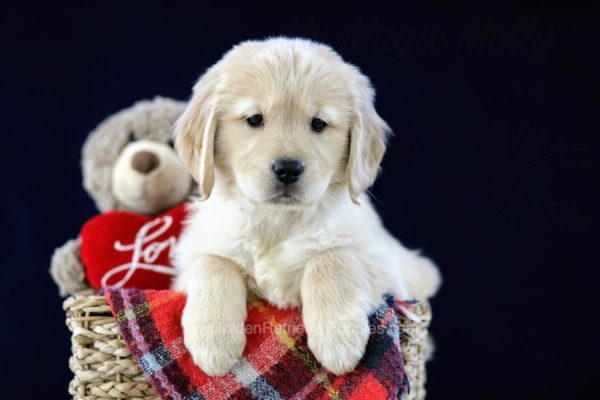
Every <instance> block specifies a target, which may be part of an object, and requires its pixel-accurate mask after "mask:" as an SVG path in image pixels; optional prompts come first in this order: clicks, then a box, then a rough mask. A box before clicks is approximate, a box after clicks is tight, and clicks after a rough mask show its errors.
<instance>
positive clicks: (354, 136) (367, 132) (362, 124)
mask: <svg viewBox="0 0 600 400" xmlns="http://www.w3.org/2000/svg"><path fill="white" fill-rule="evenodd" d="M356 73H357V74H358V75H359V76H358V79H357V81H356V84H355V112H354V117H353V119H352V127H351V128H350V151H349V156H348V165H347V168H346V175H347V179H348V189H349V192H350V198H351V199H352V201H353V202H354V203H356V204H358V196H359V195H360V194H361V193H362V192H363V191H365V190H366V189H367V188H369V186H371V185H372V184H373V182H375V178H376V177H377V172H378V171H379V164H380V163H381V159H382V158H383V154H384V153H385V147H386V144H387V137H388V136H389V134H391V130H390V127H389V126H388V124H387V123H386V122H385V121H384V120H383V119H381V117H380V116H379V115H378V114H377V111H375V105H374V100H375V92H374V90H373V88H372V87H371V83H370V81H369V79H368V78H367V77H366V76H364V75H362V74H361V73H360V72H358V71H356Z"/></svg>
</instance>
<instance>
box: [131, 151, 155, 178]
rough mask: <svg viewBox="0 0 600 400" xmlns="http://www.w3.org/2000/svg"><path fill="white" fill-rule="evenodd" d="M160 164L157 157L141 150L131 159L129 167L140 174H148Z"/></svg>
mask: <svg viewBox="0 0 600 400" xmlns="http://www.w3.org/2000/svg"><path fill="white" fill-rule="evenodd" d="M159 164H160V159H159V158H158V156H157V155H156V154H154V153H152V152H150V151H146V150H141V151H138V152H137V153H135V154H134V155H133V157H132V158H131V166H132V167H133V169H134V170H136V171H138V172H139V173H141V174H149V173H150V172H152V171H154V170H155V169H156V168H157V167H158V165H159Z"/></svg>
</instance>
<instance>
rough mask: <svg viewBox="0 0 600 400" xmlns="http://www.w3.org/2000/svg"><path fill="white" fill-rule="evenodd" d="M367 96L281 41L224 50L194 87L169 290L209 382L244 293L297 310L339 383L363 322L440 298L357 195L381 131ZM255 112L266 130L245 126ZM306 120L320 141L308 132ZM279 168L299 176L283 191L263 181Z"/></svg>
mask: <svg viewBox="0 0 600 400" xmlns="http://www.w3.org/2000/svg"><path fill="white" fill-rule="evenodd" d="M373 97H374V92H373V89H372V88H371V86H370V83H369V80H368V78H366V77H365V76H364V75H362V74H361V73H360V72H359V70H358V69H357V68H356V67H354V66H352V65H349V64H347V63H345V62H344V61H343V60H342V59H341V58H340V57H339V56H338V55H337V54H336V53H335V52H334V51H333V50H331V49H330V48H329V47H327V46H324V45H321V44H317V43H314V42H311V41H307V40H301V39H286V38H276V39H269V40H266V41H251V42H244V43H242V44H240V45H239V46H236V47H234V48H233V49H232V50H231V51H230V52H228V53H227V54H226V55H225V56H224V57H223V59H221V61H219V62H218V63H217V64H215V65H214V66H213V67H212V68H210V69H209V70H208V71H207V72H206V73H205V74H204V75H203V76H202V77H201V78H200V80H199V81H198V83H197V84H196V86H195V87H194V94H193V97H192V99H191V101H190V103H189V105H188V107H187V109H186V111H185V112H184V113H183V115H182V116H181V118H180V119H179V120H178V122H177V124H176V128H175V135H176V149H177V151H178V152H179V154H180V155H181V157H182V159H183V160H184V162H185V163H186V164H187V165H188V167H189V168H190V170H191V172H192V174H193V175H194V177H195V178H196V179H197V180H198V182H199V186H200V188H201V200H198V201H196V202H195V203H193V205H192V211H191V216H190V217H189V219H188V221H187V225H186V228H185V229H184V232H183V234H182V236H181V239H180V242H179V246H178V248H177V257H176V267H177V269H178V271H179V275H178V277H177V279H176V281H175V285H174V288H175V289H177V290H183V291H186V292H187V293H188V302H187V304H186V307H185V310H184V314H183V322H182V323H183V328H184V341H185V344H186V346H187V348H188V349H189V350H190V352H191V354H192V356H193V359H194V361H195V362H196V363H197V364H198V365H199V366H200V367H201V368H202V369H203V370H204V371H205V372H206V373H208V374H210V375H223V374H225V373H227V372H228V371H229V370H230V369H231V367H232V366H233V365H234V364H235V363H236V362H237V360H238V359H239V357H240V356H241V354H242V351H243V349H244V345H245V336H244V329H243V327H244V319H245V317H246V301H247V297H248V296H249V295H251V294H256V295H258V296H260V297H262V298H264V299H266V300H268V301H270V302H272V303H273V304H275V305H277V306H280V307H290V306H301V307H302V313H303V319H304V324H305V327H306V330H307V334H308V344H309V347H310V349H311V350H312V351H313V353H314V354H315V356H316V358H317V359H318V360H319V361H320V362H321V363H322V364H323V366H324V367H326V368H327V369H329V370H330V371H332V372H334V373H336V374H342V373H345V372H348V371H351V370H352V369H353V368H354V367H355V366H356V364H357V363H358V361H359V360H360V358H361V357H362V355H363V353H364V349H365V345H366V342H367V339H368V335H369V330H368V325H367V315H368V314H369V313H370V312H371V311H373V309H374V308H375V307H376V305H377V303H378V302H379V301H380V299H381V296H382V295H383V294H384V293H386V292H392V293H393V294H395V295H396V296H397V297H399V298H402V299H409V298H417V299H425V298H428V297H430V296H432V295H433V294H434V293H435V291H436V290H437V288H438V285H439V282H440V276H439V273H438V271H437V269H436V267H435V266H434V265H433V264H432V263H431V262H430V261H429V260H428V259H426V258H424V257H422V256H420V255H419V254H418V253H417V252H414V251H410V250H408V249H406V248H405V247H403V246H402V245H401V244H400V243H399V242H398V241H397V240H396V239H394V238H393V237H392V236H391V235H390V234H389V233H388V232H387V231H386V230H385V228H384V227H383V225H382V223H381V220H380V218H379V217H378V215H377V214H376V212H375V210H374V208H373V207H372V206H371V204H370V202H369V199H368V197H367V196H366V195H365V190H366V189H367V188H368V187H369V186H370V185H371V184H372V183H373V181H374V180H375V178H376V175H377V170H378V168H379V164H380V161H381V159H382V157H383V153H384V151H385V142H386V136H387V134H388V133H389V128H388V126H387V125H386V123H385V122H384V121H383V120H382V119H381V118H380V117H379V115H378V114H377V112H376V111H375V108H374V105H373ZM254 114H261V115H263V118H264V126H262V127H259V128H255V127H251V126H249V125H248V123H247V122H246V118H248V117H250V116H251V115H254ZM314 117H318V118H320V119H322V120H324V121H325V122H326V123H327V124H328V126H327V128H326V129H325V130H324V131H322V132H320V133H315V132H312V131H311V129H310V121H311V119H312V118H314ZM282 157H292V158H296V159H299V160H301V161H302V163H303V165H304V167H305V170H304V173H303V174H302V175H301V177H300V180H299V181H298V182H297V183H295V184H294V185H291V186H289V187H287V188H285V189H284V188H283V187H282V185H281V184H279V183H278V182H277V180H276V179H275V176H274V174H273V172H272V170H271V166H272V164H273V162H274V161H275V160H276V159H278V158H282ZM284 190H285V194H287V196H285V197H282V194H284Z"/></svg>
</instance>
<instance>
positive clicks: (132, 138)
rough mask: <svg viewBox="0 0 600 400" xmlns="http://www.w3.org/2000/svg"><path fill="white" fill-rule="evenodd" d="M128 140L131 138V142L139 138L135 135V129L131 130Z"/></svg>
mask: <svg viewBox="0 0 600 400" xmlns="http://www.w3.org/2000/svg"><path fill="white" fill-rule="evenodd" d="M127 140H129V141H130V142H135V141H136V140H137V138H136V137H135V132H134V131H131V132H129V136H128V137H127Z"/></svg>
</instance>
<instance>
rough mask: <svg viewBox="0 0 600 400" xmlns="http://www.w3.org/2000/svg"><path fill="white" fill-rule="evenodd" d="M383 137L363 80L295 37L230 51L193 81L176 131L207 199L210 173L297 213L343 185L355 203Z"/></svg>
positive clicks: (380, 152) (331, 56) (257, 199)
mask: <svg viewBox="0 0 600 400" xmlns="http://www.w3.org/2000/svg"><path fill="white" fill-rule="evenodd" d="M387 132H388V127H387V125H386V124H385V122H384V121H383V120H382V119H381V118H380V117H379V116H378V115H377V113H376V112H375V109H374V107H373V90H372V89H371V87H370V84H369V81H368V79H367V78H366V77H365V76H363V75H362V74H360V72H359V71H358V70H357V69H356V68H355V67H353V66H351V65H349V64H346V63H344V62H343V61H342V59H341V58H340V57H339V56H338V55H337V54H336V53H335V52H333V51H332V50H331V49H330V48H329V47H326V46H324V45H320V44H315V43H313V42H309V41H306V40H299V39H270V40H267V41H263V42H245V43H243V44H241V45H239V46H237V47H235V48H234V49H233V50H231V51H230V52H229V53H227V54H226V55H225V56H224V58H223V59H222V60H221V61H219V62H218V63H217V64H216V65H215V66H213V67H212V68H211V69H210V70H208V71H207V73H206V74H205V75H204V76H202V77H201V79H200V80H199V81H198V83H197V84H196V86H195V88H194V95H193V97H192V99H191V101H190V103H189V105H188V108H187V110H186V111H185V112H184V114H183V115H182V117H181V118H180V119H179V120H178V122H177V124H176V128H175V133H176V148H177V150H178V152H179V154H180V156H181V157H182V159H183V160H184V162H185V163H186V164H187V165H188V166H189V168H190V170H191V171H192V174H193V175H194V176H195V177H196V179H197V180H198V181H199V183H200V189H201V194H202V196H203V197H204V198H206V197H208V196H209V195H210V192H211V190H212V187H213V184H214V179H215V169H216V170H217V171H218V174H217V176H218V177H219V179H224V180H226V181H227V182H226V184H227V185H226V186H228V187H232V188H235V189H236V190H238V191H239V192H240V193H241V194H242V195H243V196H245V197H246V198H248V199H250V200H252V201H254V202H256V203H260V204H269V205H276V206H287V207H294V208H295V207H305V206H309V205H311V204H314V203H315V202H317V201H319V200H320V199H322V198H323V197H324V195H325V193H327V191H328V190H332V189H333V188H334V187H336V186H341V185H345V186H347V187H348V188H349V190H350V194H351V196H352V197H353V199H356V196H357V195H358V194H359V193H360V192H361V191H363V190H364V189H366V188H367V187H368V186H370V185H371V184H372V183H373V180H374V179H375V176H376V172H377V168H378V166H379V163H380V161H381V158H382V157H383V153H384V150H385V139H386V133H387Z"/></svg>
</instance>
